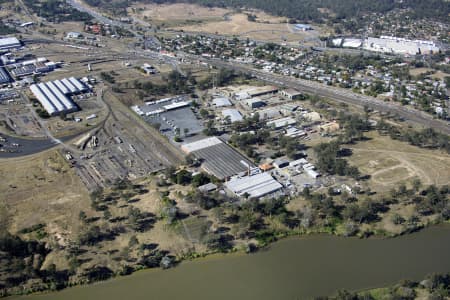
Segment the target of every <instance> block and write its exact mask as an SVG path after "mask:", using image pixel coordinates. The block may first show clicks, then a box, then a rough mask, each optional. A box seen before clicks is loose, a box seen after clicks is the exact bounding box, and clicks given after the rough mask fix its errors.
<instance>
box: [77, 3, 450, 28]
mask: <svg viewBox="0 0 450 300" xmlns="http://www.w3.org/2000/svg"><path fill="white" fill-rule="evenodd" d="M85 2H86V3H88V4H90V5H92V6H96V7H98V6H102V7H104V8H105V9H108V10H111V11H113V10H114V9H116V10H117V9H118V10H123V9H124V8H126V7H128V6H129V5H130V4H131V3H132V1H130V0H115V1H107V0H85ZM138 2H140V3H156V4H164V3H177V2H184V3H193V4H200V5H204V6H214V7H232V8H239V9H240V8H255V9H261V10H264V11H266V12H268V13H271V14H274V15H278V16H285V17H288V18H291V19H292V20H298V21H311V22H318V23H321V22H324V21H325V20H329V19H332V20H335V21H339V20H341V19H348V18H351V17H354V16H361V15H362V14H364V13H387V12H389V11H392V10H394V9H396V8H398V9H408V10H409V11H410V17H411V18H417V19H420V18H433V19H436V20H441V21H446V20H448V15H449V12H450V2H448V1H445V0H431V1H421V0H404V1H398V0H397V1H393V0H378V1H371V0H359V1H352V0H340V1H334V0H299V1H291V0H279V1H270V0H181V1H180V0H153V1H151V0H138Z"/></svg>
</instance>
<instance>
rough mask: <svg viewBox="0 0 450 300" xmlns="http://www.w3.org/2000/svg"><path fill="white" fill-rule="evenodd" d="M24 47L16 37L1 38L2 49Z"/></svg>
mask: <svg viewBox="0 0 450 300" xmlns="http://www.w3.org/2000/svg"><path fill="white" fill-rule="evenodd" d="M20 47H22V43H21V42H20V41H19V40H18V39H17V38H15V37H7V38H0V50H10V49H16V48H20Z"/></svg>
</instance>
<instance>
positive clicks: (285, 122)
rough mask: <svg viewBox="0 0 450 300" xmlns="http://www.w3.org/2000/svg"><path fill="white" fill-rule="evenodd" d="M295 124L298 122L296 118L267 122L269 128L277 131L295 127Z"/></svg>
mask: <svg viewBox="0 0 450 300" xmlns="http://www.w3.org/2000/svg"><path fill="white" fill-rule="evenodd" d="M295 123H297V121H296V120H295V119H294V118H291V117H286V118H281V119H277V120H273V121H269V122H267V126H269V127H272V126H273V127H274V128H275V129H280V128H283V127H287V126H291V125H294V124H295Z"/></svg>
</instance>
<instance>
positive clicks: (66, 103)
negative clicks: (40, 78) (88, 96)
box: [30, 77, 87, 116]
mask: <svg viewBox="0 0 450 300" xmlns="http://www.w3.org/2000/svg"><path fill="white" fill-rule="evenodd" d="M86 89H87V88H86V86H85V85H84V84H82V83H81V82H80V81H79V80H78V79H76V78H74V77H71V78H69V79H66V78H64V79H62V80H55V81H48V82H45V83H38V84H33V85H31V86H30V90H31V91H32V92H33V94H34V96H35V97H36V98H37V100H38V101H39V102H40V103H41V104H42V106H43V107H44V109H45V110H46V111H47V112H48V113H49V115H51V116H53V115H56V114H59V113H61V112H65V113H69V112H73V111H76V110H78V108H77V106H76V105H75V103H74V102H73V101H72V99H70V98H69V97H68V96H70V95H72V94H75V93H79V92H84V91H85V90H86Z"/></svg>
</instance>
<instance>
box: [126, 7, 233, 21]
mask: <svg viewBox="0 0 450 300" xmlns="http://www.w3.org/2000/svg"><path fill="white" fill-rule="evenodd" d="M133 10H135V11H137V13H136V14H135V13H133ZM230 12H231V11H230V10H228V9H224V8H208V7H203V6H199V5H194V4H186V3H176V4H161V5H158V4H140V5H136V6H133V7H132V8H130V9H129V13H130V14H131V15H133V14H135V15H136V16H138V17H140V18H143V17H147V18H150V19H152V20H159V21H169V20H207V19H211V18H221V17H223V15H225V14H227V13H230Z"/></svg>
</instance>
